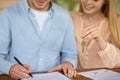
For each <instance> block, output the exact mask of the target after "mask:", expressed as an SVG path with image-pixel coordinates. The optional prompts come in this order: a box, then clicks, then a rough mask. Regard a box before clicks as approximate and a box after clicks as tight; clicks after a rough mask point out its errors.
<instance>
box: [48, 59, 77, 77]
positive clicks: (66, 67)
mask: <svg viewBox="0 0 120 80" xmlns="http://www.w3.org/2000/svg"><path fill="white" fill-rule="evenodd" d="M54 71H63V73H64V74H65V75H66V76H68V77H70V78H71V77H73V76H76V73H77V72H76V70H75V69H74V67H73V65H72V64H71V63H70V62H67V61H65V62H63V63H62V64H60V65H58V66H56V67H55V68H53V69H51V70H49V71H48V72H54Z"/></svg>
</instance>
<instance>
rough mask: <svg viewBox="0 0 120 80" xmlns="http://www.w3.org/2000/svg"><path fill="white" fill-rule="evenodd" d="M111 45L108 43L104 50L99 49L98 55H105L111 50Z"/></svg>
mask: <svg viewBox="0 0 120 80" xmlns="http://www.w3.org/2000/svg"><path fill="white" fill-rule="evenodd" d="M109 47H110V45H109V43H107V46H106V48H105V49H104V50H100V51H98V55H100V56H102V55H104V54H105V53H106V52H107V51H108V50H109Z"/></svg>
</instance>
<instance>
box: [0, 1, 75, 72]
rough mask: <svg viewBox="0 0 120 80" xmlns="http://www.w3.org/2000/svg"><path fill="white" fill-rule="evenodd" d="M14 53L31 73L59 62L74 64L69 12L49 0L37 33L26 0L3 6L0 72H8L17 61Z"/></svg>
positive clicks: (72, 31)
mask: <svg viewBox="0 0 120 80" xmlns="http://www.w3.org/2000/svg"><path fill="white" fill-rule="evenodd" d="M60 52H61V54H60ZM14 56H15V57H17V58H18V59H19V60H20V61H21V62H22V63H23V64H28V65H30V66H31V67H32V71H33V72H35V71H47V70H50V69H52V68H53V67H55V66H57V65H59V64H60V63H61V62H63V61H68V62H70V63H72V64H73V65H74V67H76V66H77V49H76V42H75V37H74V29H73V22H72V19H71V16H70V15H69V12H67V11H66V10H64V9H63V8H61V7H60V6H58V5H57V4H55V3H53V2H52V7H51V9H50V10H49V16H48V19H47V21H46V23H45V25H44V28H43V31H42V32H41V31H40V30H39V27H38V25H37V21H36V20H35V16H34V15H33V13H32V12H31V9H30V8H29V6H28V4H27V1H26V0H20V2H19V3H17V4H14V5H12V6H10V7H8V8H6V9H4V10H3V11H2V13H1V14H0V72H2V73H4V74H9V70H10V67H11V66H12V65H13V64H16V63H17V62H16V61H15V60H14ZM6 57H7V59H6Z"/></svg>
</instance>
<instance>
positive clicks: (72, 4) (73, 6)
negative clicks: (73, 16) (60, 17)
mask: <svg viewBox="0 0 120 80" xmlns="http://www.w3.org/2000/svg"><path fill="white" fill-rule="evenodd" d="M54 1H55V2H56V3H58V4H59V5H61V6H63V7H64V8H66V9H68V10H69V11H75V12H76V11H78V10H79V0H54ZM116 7H117V11H118V13H119V12H120V0H116Z"/></svg>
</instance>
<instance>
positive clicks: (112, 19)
mask: <svg viewBox="0 0 120 80" xmlns="http://www.w3.org/2000/svg"><path fill="white" fill-rule="evenodd" d="M80 11H81V12H83V9H82V6H81V5H80ZM102 11H103V13H104V14H105V16H106V17H107V18H108V23H109V28H110V31H111V35H112V38H113V41H114V43H115V45H116V46H117V47H119V48H120V33H119V32H120V30H119V29H120V28H118V27H119V26H118V23H117V17H118V15H117V12H116V11H117V10H116V6H115V0H105V4H104V5H103V7H102Z"/></svg>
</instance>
